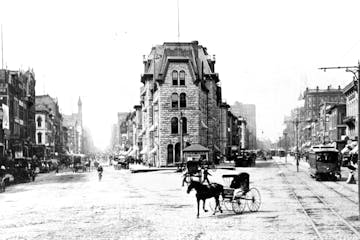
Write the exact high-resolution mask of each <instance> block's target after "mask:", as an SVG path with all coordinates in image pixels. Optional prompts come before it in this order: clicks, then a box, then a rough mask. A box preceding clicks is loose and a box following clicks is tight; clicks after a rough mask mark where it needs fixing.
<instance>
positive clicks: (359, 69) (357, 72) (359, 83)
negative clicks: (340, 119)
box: [319, 61, 360, 215]
mask: <svg viewBox="0 0 360 240" xmlns="http://www.w3.org/2000/svg"><path fill="white" fill-rule="evenodd" d="M319 69H320V70H324V71H326V70H328V69H345V71H346V72H351V73H352V74H353V75H354V77H355V79H354V80H356V81H354V84H355V83H356V85H355V86H356V91H357V97H358V99H357V101H358V104H357V105H358V112H357V115H358V118H357V128H358V129H357V130H358V133H357V135H358V136H357V142H358V143H357V144H358V146H360V99H359V94H360V61H358V65H357V66H347V67H324V68H319ZM359 162H360V154H359V153H358V166H359ZM357 172H358V205H359V215H360V183H359V180H360V172H359V167H358V169H357Z"/></svg>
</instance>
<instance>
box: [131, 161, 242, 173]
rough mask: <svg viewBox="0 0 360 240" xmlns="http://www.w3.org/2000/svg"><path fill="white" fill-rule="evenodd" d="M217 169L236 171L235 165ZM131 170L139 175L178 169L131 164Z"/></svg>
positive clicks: (217, 167)
mask: <svg viewBox="0 0 360 240" xmlns="http://www.w3.org/2000/svg"><path fill="white" fill-rule="evenodd" d="M215 167H216V169H226V170H235V166H234V164H233V163H221V164H219V165H216V166H215ZM129 170H130V172H131V173H139V172H154V171H166V170H167V171H169V170H170V171H171V170H172V171H176V170H178V168H177V167H149V166H145V165H141V164H130V165H129Z"/></svg>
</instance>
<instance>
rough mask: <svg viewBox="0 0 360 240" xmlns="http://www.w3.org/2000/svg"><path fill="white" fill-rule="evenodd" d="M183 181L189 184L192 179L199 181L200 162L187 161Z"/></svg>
mask: <svg viewBox="0 0 360 240" xmlns="http://www.w3.org/2000/svg"><path fill="white" fill-rule="evenodd" d="M183 176H184V179H183V183H186V184H189V183H190V182H191V181H192V180H193V179H197V181H199V182H201V179H202V173H201V162H200V161H187V162H186V167H185V172H184V175H183Z"/></svg>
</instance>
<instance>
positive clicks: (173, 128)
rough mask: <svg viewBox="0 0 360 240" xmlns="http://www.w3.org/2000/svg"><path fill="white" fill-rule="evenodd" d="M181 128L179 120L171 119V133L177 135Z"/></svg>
mask: <svg viewBox="0 0 360 240" xmlns="http://www.w3.org/2000/svg"><path fill="white" fill-rule="evenodd" d="M178 129H179V126H178V119H177V118H176V117H173V118H172V119H171V133H172V134H177V133H178V132H179V130H178Z"/></svg>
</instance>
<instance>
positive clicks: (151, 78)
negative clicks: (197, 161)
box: [135, 41, 226, 166]
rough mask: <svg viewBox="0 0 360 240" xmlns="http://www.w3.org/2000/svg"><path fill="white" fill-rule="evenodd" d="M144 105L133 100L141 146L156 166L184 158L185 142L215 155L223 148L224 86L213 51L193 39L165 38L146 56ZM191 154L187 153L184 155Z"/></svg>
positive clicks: (145, 158)
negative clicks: (173, 40) (211, 55)
mask: <svg viewBox="0 0 360 240" xmlns="http://www.w3.org/2000/svg"><path fill="white" fill-rule="evenodd" d="M143 63H144V74H142V76H141V82H142V83H143V84H144V85H143V87H141V90H140V105H137V106H135V110H136V115H137V116H140V118H137V119H138V120H137V122H136V131H135V132H136V139H137V142H136V144H137V147H139V153H140V156H141V158H142V159H143V161H145V162H147V163H149V164H151V165H154V166H171V165H174V164H176V163H179V162H182V159H181V156H182V154H181V152H182V149H184V148H185V147H187V146H190V145H192V144H200V145H202V146H204V147H207V148H208V149H209V159H208V160H210V161H213V160H214V159H215V158H216V155H217V154H219V155H220V153H221V152H223V151H222V149H220V148H222V145H221V144H220V136H221V135H222V134H223V133H221V131H224V130H223V129H226V127H221V124H226V123H224V122H223V121H220V112H221V111H220V108H221V105H222V101H221V88H220V86H219V76H218V74H217V73H216V72H215V57H214V56H213V57H210V56H209V55H208V53H207V50H206V48H205V47H203V46H201V45H199V44H198V42H197V41H194V42H189V43H187V42H182V43H180V42H176V43H171V42H169V43H164V44H163V45H158V46H155V47H153V48H152V50H151V52H150V54H149V56H148V58H147V59H146V58H144V61H143ZM186 160H187V159H184V161H186Z"/></svg>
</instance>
